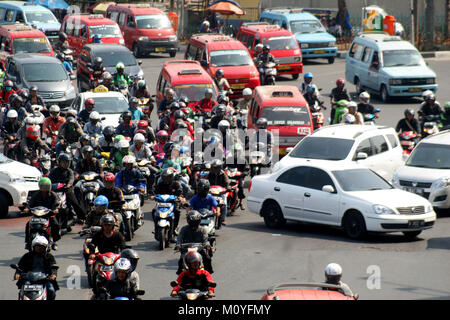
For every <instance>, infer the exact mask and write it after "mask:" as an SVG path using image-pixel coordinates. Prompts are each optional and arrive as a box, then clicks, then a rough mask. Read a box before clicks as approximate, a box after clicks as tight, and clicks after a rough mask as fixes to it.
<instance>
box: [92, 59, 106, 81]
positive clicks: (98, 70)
mask: <svg viewBox="0 0 450 320" xmlns="http://www.w3.org/2000/svg"><path fill="white" fill-rule="evenodd" d="M104 72H106V68H105V67H104V66H103V59H102V57H96V58H95V59H94V65H93V66H92V78H93V80H98V81H100V79H102V77H103V73H104Z"/></svg>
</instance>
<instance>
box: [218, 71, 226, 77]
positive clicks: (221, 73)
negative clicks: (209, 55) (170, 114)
mask: <svg viewBox="0 0 450 320" xmlns="http://www.w3.org/2000/svg"><path fill="white" fill-rule="evenodd" d="M224 75H225V72H223V70H222V69H218V70H217V71H216V77H217V76H222V77H223V76H224Z"/></svg>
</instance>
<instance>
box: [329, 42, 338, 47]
mask: <svg viewBox="0 0 450 320" xmlns="http://www.w3.org/2000/svg"><path fill="white" fill-rule="evenodd" d="M335 45H336V41H331V42H330V43H328V46H329V47H334V46H335Z"/></svg>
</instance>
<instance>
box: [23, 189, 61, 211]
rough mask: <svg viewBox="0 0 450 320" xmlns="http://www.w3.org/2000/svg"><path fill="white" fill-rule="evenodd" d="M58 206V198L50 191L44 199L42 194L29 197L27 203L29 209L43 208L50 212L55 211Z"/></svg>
mask: <svg viewBox="0 0 450 320" xmlns="http://www.w3.org/2000/svg"><path fill="white" fill-rule="evenodd" d="M58 206H59V202H58V196H57V195H56V193H54V192H53V191H50V192H49V193H48V195H47V196H46V197H44V196H43V195H42V192H40V191H39V192H36V193H34V194H33V195H32V196H31V199H30V201H29V202H28V207H29V208H35V207H45V208H48V209H50V210H52V211H53V210H55V209H57V208H58Z"/></svg>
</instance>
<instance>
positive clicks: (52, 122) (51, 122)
mask: <svg viewBox="0 0 450 320" xmlns="http://www.w3.org/2000/svg"><path fill="white" fill-rule="evenodd" d="M49 111H50V116H49V117H47V118H45V121H44V124H43V125H42V127H43V130H44V134H45V135H46V136H47V137H50V136H56V135H57V132H58V130H59V128H60V127H61V125H62V124H63V123H64V122H66V119H65V118H64V117H61V116H60V115H59V113H60V109H59V106H58V105H52V106H50V108H49Z"/></svg>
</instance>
